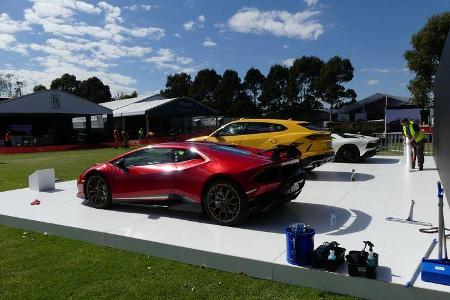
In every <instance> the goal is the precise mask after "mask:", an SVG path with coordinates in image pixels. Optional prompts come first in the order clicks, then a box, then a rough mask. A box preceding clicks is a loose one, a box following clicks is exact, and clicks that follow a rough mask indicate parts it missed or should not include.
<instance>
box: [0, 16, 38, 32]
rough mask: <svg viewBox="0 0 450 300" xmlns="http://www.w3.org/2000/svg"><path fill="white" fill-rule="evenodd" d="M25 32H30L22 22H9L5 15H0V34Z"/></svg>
mask: <svg viewBox="0 0 450 300" xmlns="http://www.w3.org/2000/svg"><path fill="white" fill-rule="evenodd" d="M25 30H31V28H30V27H29V26H28V25H27V24H25V23H23V22H18V21H14V20H11V18H10V17H9V15H8V14H6V13H1V14H0V33H15V32H18V31H25Z"/></svg>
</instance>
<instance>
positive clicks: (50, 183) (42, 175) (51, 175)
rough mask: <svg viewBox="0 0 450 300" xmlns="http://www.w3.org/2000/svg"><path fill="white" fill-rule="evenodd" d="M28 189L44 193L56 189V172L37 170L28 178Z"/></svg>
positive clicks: (52, 170)
mask: <svg viewBox="0 0 450 300" xmlns="http://www.w3.org/2000/svg"><path fill="white" fill-rule="evenodd" d="M28 188H29V189H30V190H32V191H37V192H42V191H50V190H54V189H55V170H54V169H43V170H37V171H35V172H34V173H33V174H31V175H30V176H29V177H28Z"/></svg>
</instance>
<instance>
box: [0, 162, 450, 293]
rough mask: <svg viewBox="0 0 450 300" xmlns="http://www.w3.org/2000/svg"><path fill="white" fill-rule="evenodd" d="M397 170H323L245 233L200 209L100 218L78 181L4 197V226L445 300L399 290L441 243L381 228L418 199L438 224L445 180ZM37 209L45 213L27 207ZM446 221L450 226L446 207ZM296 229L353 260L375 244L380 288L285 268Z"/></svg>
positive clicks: (392, 165)
mask: <svg viewBox="0 0 450 300" xmlns="http://www.w3.org/2000/svg"><path fill="white" fill-rule="evenodd" d="M399 162H400V160H399V157H375V158H371V159H368V160H366V161H365V162H363V163H359V164H345V163H330V164H326V165H324V166H322V167H320V168H318V169H316V170H314V171H313V172H312V173H311V174H308V176H307V182H306V185H305V188H304V190H303V191H302V193H301V194H300V196H299V198H298V199H296V200H295V201H293V202H292V203H289V204H287V205H286V206H285V207H283V208H281V209H279V210H277V211H273V212H271V213H268V214H259V215H255V216H252V217H251V218H250V219H249V220H248V222H246V223H245V224H244V225H242V226H240V227H239V228H230V227H223V226H218V225H216V224H213V223H211V222H210V221H209V220H208V219H207V218H206V217H204V216H203V215H201V214H200V210H199V207H197V206H183V207H177V208H174V209H162V208H150V207H144V206H131V205H130V206H129V205H115V206H113V207H112V208H111V209H109V210H97V209H94V208H92V207H90V206H88V205H86V203H85V201H83V200H80V199H78V198H76V196H75V195H76V184H75V181H69V182H61V183H57V184H56V188H57V189H56V190H55V191H54V192H40V193H36V192H31V191H29V190H28V189H20V190H13V191H7V192H2V193H0V223H2V224H5V225H7V226H13V227H19V228H24V229H32V230H36V231H48V232H49V233H50V234H55V235H60V236H65V237H70V238H76V239H80V240H85V241H89V242H94V243H98V244H102V245H108V246H112V247H118V248H122V249H127V250H131V251H137V252H142V253H146V254H149V255H155V256H160V257H163V258H168V259H173V260H178V261H182V262H188V263H193V264H199V265H206V266H209V267H212V268H217V269H222V270H227V271H232V272H245V273H248V274H250V275H252V276H256V277H261V278H268V279H273V280H277V281H282V282H288V283H292V284H297V285H303V286H311V287H315V288H320V289H324V290H329V291H332V292H337V293H343V294H351V295H355V296H360V297H365V298H373V299H380V298H384V299H386V298H392V299H395V298H397V299H400V298H401V299H406V298H408V299H423V298H424V297H427V298H430V297H433V298H435V299H448V298H449V297H450V294H448V293H450V287H447V286H443V285H435V284H430V283H426V282H422V281H421V280H420V278H419V279H418V280H417V282H416V284H415V287H414V288H405V287H404V286H403V285H404V284H405V283H406V282H407V281H408V280H409V279H410V277H411V276H412V274H413V272H414V269H415V267H416V265H417V264H418V262H419V261H420V259H421V257H422V256H423V255H424V253H425V251H426V249H427V248H428V246H429V244H430V242H431V240H432V239H433V238H434V237H436V234H424V233H419V231H418V229H419V228H421V226H415V225H410V224H401V223H395V222H388V221H386V220H385V218H386V217H388V216H392V217H400V218H406V217H407V215H408V212H409V205H410V201H411V199H414V200H415V202H416V203H415V209H414V219H416V220H420V221H427V222H431V223H433V224H436V223H437V198H436V181H437V180H438V179H439V177H438V174H437V171H436V170H435V166H434V162H433V160H432V159H431V158H429V157H427V159H426V163H425V168H426V170H425V171H423V172H407V171H406V169H405V167H404V165H402V164H400V163H399ZM352 169H355V171H356V181H354V182H352V181H350V177H351V172H352ZM34 199H39V200H41V204H40V205H37V206H31V205H30V203H31V201H33V200H34ZM331 214H335V215H336V223H335V224H331V223H330V218H331ZM445 216H446V217H447V221H448V222H447V224H450V210H449V209H448V205H447V204H446V205H445ZM297 222H302V223H306V224H309V225H311V226H312V227H313V228H314V229H315V230H316V236H315V246H316V247H317V246H318V245H320V244H321V243H323V242H324V241H332V240H336V241H338V242H340V243H341V246H342V247H345V248H346V249H347V251H348V250H359V249H361V248H362V246H363V243H362V241H363V240H371V241H372V242H373V243H374V244H375V251H376V252H377V253H379V255H380V261H379V264H380V268H379V274H378V278H377V279H378V280H368V279H364V278H351V277H348V276H346V275H345V274H346V266H345V265H344V266H342V267H341V268H340V269H339V270H338V272H337V273H329V272H325V271H317V270H311V269H308V268H300V267H296V266H292V265H289V264H288V263H287V262H286V253H285V248H286V246H285V235H284V230H285V228H286V226H287V225H289V224H291V223H297ZM435 252H436V251H435ZM442 292H444V293H442Z"/></svg>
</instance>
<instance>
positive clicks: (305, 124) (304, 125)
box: [298, 123, 322, 131]
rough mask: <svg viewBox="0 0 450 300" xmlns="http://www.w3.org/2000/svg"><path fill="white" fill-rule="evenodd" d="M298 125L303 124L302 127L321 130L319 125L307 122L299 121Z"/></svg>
mask: <svg viewBox="0 0 450 300" xmlns="http://www.w3.org/2000/svg"><path fill="white" fill-rule="evenodd" d="M298 125H300V126H303V127H305V128H307V129H309V130H315V131H322V129H320V128H319V127H317V126H314V125H312V124H309V123H299V124H298Z"/></svg>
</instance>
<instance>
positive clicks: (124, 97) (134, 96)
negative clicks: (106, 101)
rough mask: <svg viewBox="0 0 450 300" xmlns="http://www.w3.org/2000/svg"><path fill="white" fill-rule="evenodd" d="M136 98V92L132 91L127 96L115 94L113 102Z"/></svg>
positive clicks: (125, 94)
mask: <svg viewBox="0 0 450 300" xmlns="http://www.w3.org/2000/svg"><path fill="white" fill-rule="evenodd" d="M137 96H138V93H137V91H133V92H132V93H131V94H127V93H125V92H116V95H115V96H114V98H113V100H123V99H131V98H136V97H137Z"/></svg>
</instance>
